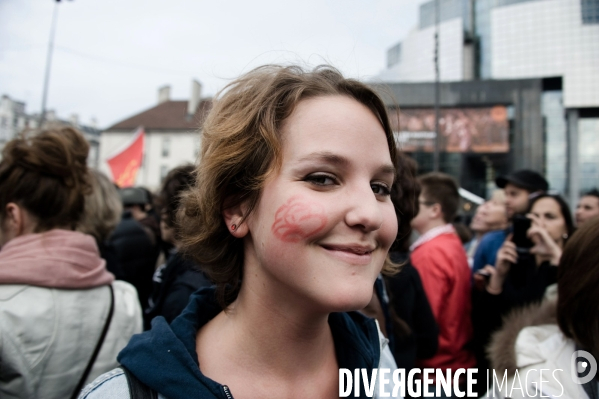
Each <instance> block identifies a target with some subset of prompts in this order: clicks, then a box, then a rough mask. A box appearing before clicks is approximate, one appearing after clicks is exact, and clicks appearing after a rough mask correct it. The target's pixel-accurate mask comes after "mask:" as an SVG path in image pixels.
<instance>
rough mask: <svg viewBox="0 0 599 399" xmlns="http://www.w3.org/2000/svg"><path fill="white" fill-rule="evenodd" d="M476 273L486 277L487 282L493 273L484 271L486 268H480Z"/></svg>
mask: <svg viewBox="0 0 599 399" xmlns="http://www.w3.org/2000/svg"><path fill="white" fill-rule="evenodd" d="M476 274H480V275H481V276H483V277H484V278H485V283H486V284H489V279H490V278H491V273H489V272H487V271H484V270H478V271H477V272H476Z"/></svg>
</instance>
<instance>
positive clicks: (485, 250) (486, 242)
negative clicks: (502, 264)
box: [472, 230, 509, 273]
mask: <svg viewBox="0 0 599 399" xmlns="http://www.w3.org/2000/svg"><path fill="white" fill-rule="evenodd" d="M508 234H509V230H496V231H491V232H489V233H487V234H485V235H484V236H483V238H481V240H480V244H478V248H476V252H475V253H474V263H473V264H472V273H476V272H477V271H478V270H480V269H482V268H483V267H485V266H486V265H491V266H495V260H496V259H497V251H499V248H501V246H502V245H503V242H504V241H505V239H506V237H507V235H508Z"/></svg>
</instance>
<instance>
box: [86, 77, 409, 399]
mask: <svg viewBox="0 0 599 399" xmlns="http://www.w3.org/2000/svg"><path fill="white" fill-rule="evenodd" d="M396 153H397V149H396V146H395V141H394V137H393V131H392V129H391V125H390V123H389V120H388V116H387V111H386V108H385V105H384V103H383V102H382V100H381V99H380V98H379V96H378V95H377V94H376V93H375V92H374V91H373V90H372V89H371V88H370V87H368V86H366V85H364V84H363V83H360V82H358V81H356V80H352V79H346V78H344V77H343V76H342V75H341V74H340V73H339V72H338V71H336V70H335V69H333V68H331V67H326V66H325V67H318V68H316V69H314V70H312V71H305V70H304V69H302V68H300V67H283V66H265V67H260V68H257V69H255V70H253V71H251V72H249V73H247V74H246V75H244V76H242V77H240V78H239V79H237V80H235V81H234V82H233V83H231V84H230V85H229V86H227V87H226V88H225V90H224V91H223V92H221V94H220V95H219V96H217V98H216V100H215V101H214V104H213V108H212V110H211V111H210V113H209V115H208V116H207V119H206V121H205V123H204V125H203V129H202V151H201V158H200V159H201V161H200V163H199V165H198V166H197V168H196V172H195V175H196V179H195V184H194V185H193V187H192V188H191V189H190V190H189V191H187V194H186V195H185V196H184V198H183V201H182V203H181V206H182V207H183V211H182V212H181V213H180V222H179V225H180V226H181V232H180V233H181V243H182V245H181V250H182V251H183V252H184V253H186V254H187V256H190V257H192V258H193V259H194V260H195V261H196V262H197V263H198V264H200V265H202V267H203V270H204V271H205V272H206V273H207V275H208V276H209V277H210V278H211V279H212V281H213V282H214V283H215V284H216V287H215V288H214V289H211V288H208V289H203V290H200V291H199V292H197V293H196V294H194V295H193V296H192V297H191V299H190V302H189V304H188V306H187V308H186V309H185V310H184V311H183V313H182V314H181V315H180V316H179V317H178V318H176V319H175V320H174V321H173V322H172V323H171V324H170V325H168V324H167V323H166V322H165V320H164V319H163V318H162V317H156V318H155V319H154V320H153V321H152V329H151V330H150V331H148V332H145V333H143V334H141V335H138V336H135V337H134V338H133V339H132V340H131V342H130V343H129V345H128V346H127V347H126V348H125V349H124V350H123V351H122V352H121V353H120V354H119V357H118V360H119V361H120V363H121V365H122V367H121V369H119V370H115V371H113V372H111V373H109V374H105V375H104V376H103V377H100V378H99V379H98V380H96V382H95V383H93V384H92V385H90V386H88V387H87V388H86V389H85V390H84V392H83V393H82V395H81V398H87V399H93V398H117V397H118V398H127V397H129V396H128V394H127V392H128V388H127V386H129V387H130V388H131V389H135V390H136V389H144V390H146V391H147V390H151V391H154V393H156V392H157V393H158V395H159V397H168V398H169V399H177V398H190V397H194V398H232V397H235V398H237V399H239V398H241V399H243V398H261V397H309V398H333V397H335V398H337V397H339V395H340V389H339V388H340V378H339V374H340V372H339V369H340V368H344V369H350V370H354V369H367V370H369V371H368V372H369V375H370V372H371V371H372V370H373V369H377V368H389V369H394V368H395V367H396V366H395V363H394V362H393V360H392V356H391V353H390V351H389V348H388V346H387V340H386V339H385V338H384V337H383V335H382V333H381V332H380V329H379V327H378V324H377V323H376V321H375V320H373V319H369V318H367V317H366V316H364V315H362V314H360V313H359V312H355V311H356V310H359V309H363V308H364V307H365V306H366V305H367V304H368V303H369V302H370V300H371V298H372V295H373V286H374V283H375V280H376V278H377V276H378V274H379V272H381V270H383V271H384V272H393V271H395V270H396V269H397V268H398V266H397V265H395V264H393V263H392V262H391V261H390V260H388V256H387V255H388V250H389V248H390V247H391V244H392V243H393V241H394V240H395V239H396V235H397V231H398V223H397V218H396V215H395V211H394V207H393V203H392V201H391V198H390V193H391V189H392V187H393V183H394V181H395V176H396V171H397V164H396V162H397V161H396V159H397V158H396ZM407 195H410V194H409V193H407ZM383 359H385V360H387V361H389V363H385V362H384V361H383ZM117 391H119V392H122V393H121V394H118V395H117V394H113V393H112V392H117ZM375 391H376V392H377V395H378V389H377V390H375ZM390 391H391V389H390V387H389V386H388V387H387V392H390ZM360 392H361V394H364V390H363V389H362V390H360Z"/></svg>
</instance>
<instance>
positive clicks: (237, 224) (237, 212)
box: [223, 203, 249, 238]
mask: <svg viewBox="0 0 599 399" xmlns="http://www.w3.org/2000/svg"><path fill="white" fill-rule="evenodd" d="M246 209H247V207H246V206H245V203H241V204H237V205H234V206H231V207H228V208H226V209H225V210H223V218H224V219H225V223H226V224H227V229H228V230H229V232H230V233H231V234H232V235H233V237H236V238H243V237H245V236H246V235H247V234H248V233H249V229H248V225H247V223H246V222H245V219H244V216H245V210H246Z"/></svg>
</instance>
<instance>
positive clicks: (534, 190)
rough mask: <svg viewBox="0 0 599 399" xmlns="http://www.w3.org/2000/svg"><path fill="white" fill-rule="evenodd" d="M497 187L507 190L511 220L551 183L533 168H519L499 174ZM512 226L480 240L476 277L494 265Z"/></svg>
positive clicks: (506, 199)
mask: <svg viewBox="0 0 599 399" xmlns="http://www.w3.org/2000/svg"><path fill="white" fill-rule="evenodd" d="M495 184H496V185H497V187H499V188H502V189H503V190H504V192H505V210H506V216H507V218H508V220H509V221H510V222H511V221H512V220H513V218H514V216H515V215H522V214H524V213H526V211H527V209H529V206H530V200H531V198H532V197H534V196H536V195H539V194H543V193H545V192H546V191H547V190H548V189H549V183H547V180H545V178H544V177H543V176H541V175H540V174H539V173H537V172H535V171H533V170H527V169H523V170H517V171H515V172H513V173H511V174H509V175H507V176H499V177H498V178H497V179H495ZM510 232H511V228H510V227H508V228H507V229H505V230H498V231H492V232H490V233H488V234H486V235H485V236H484V237H483V238H482V239H481V241H480V244H479V245H478V248H477V249H476V252H475V253H474V260H473V265H472V273H473V276H474V279H475V280H476V279H477V272H478V271H479V270H481V269H482V268H484V267H485V266H486V265H494V264H495V260H496V256H497V251H499V248H500V247H501V246H502V245H503V242H504V241H505V239H506V237H507V236H508V234H509V233H510Z"/></svg>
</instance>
